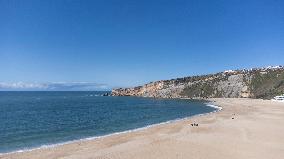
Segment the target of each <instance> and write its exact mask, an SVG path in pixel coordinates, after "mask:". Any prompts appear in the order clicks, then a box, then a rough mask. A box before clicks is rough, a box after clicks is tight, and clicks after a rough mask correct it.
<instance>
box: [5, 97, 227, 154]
mask: <svg viewBox="0 0 284 159" xmlns="http://www.w3.org/2000/svg"><path fill="white" fill-rule="evenodd" d="M178 99H182V100H187V98H178ZM203 101H204V100H203ZM204 104H205V105H206V106H208V107H212V108H215V109H216V110H214V111H212V112H209V113H202V114H197V115H192V116H188V117H184V118H177V119H173V120H169V121H165V122H161V123H156V124H150V125H146V126H143V127H139V128H135V129H130V130H125V131H120V132H114V133H110V134H106V135H101V136H93V137H87V138H82V139H75V140H70V141H65V142H60V143H54V144H47V145H40V146H37V147H33V148H27V149H21V150H15V151H11V152H4V153H0V158H1V157H2V156H6V155H13V154H18V153H25V152H31V151H36V150H42V149H50V148H56V147H58V146H64V145H68V144H76V143H80V142H85V141H95V140H98V139H103V138H107V137H111V136H115V135H121V134H127V133H132V132H137V131H141V130H147V129H149V128H152V127H155V126H162V125H165V124H171V123H174V122H179V121H184V120H188V119H190V118H194V117H199V116H205V115H209V114H211V113H216V112H218V111H221V110H222V107H220V106H217V105H214V102H212V101H210V100H206V101H205V102H204Z"/></svg>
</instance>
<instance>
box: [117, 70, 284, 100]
mask: <svg viewBox="0 0 284 159" xmlns="http://www.w3.org/2000/svg"><path fill="white" fill-rule="evenodd" d="M283 93H284V68H283V67H282V66H276V67H267V68H255V69H250V70H235V71H232V70H229V71H224V72H220V73H216V74H209V75H201V76H192V77H184V78H177V79H172V80H161V81H156V82H151V83H148V84H145V85H143V86H138V87H134V88H119V89H114V90H112V95H113V96H142V97H157V98H182V97H183V98H184V97H186V98H213V97H214V98H218V97H225V98H263V99H270V98H272V97H274V96H276V95H280V94H283Z"/></svg>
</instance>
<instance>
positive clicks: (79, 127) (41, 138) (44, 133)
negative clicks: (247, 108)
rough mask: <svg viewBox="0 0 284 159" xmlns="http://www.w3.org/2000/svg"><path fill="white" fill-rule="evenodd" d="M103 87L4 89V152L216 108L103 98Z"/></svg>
mask: <svg viewBox="0 0 284 159" xmlns="http://www.w3.org/2000/svg"><path fill="white" fill-rule="evenodd" d="M103 93H104V92H0V153H5V152H11V151H18V150H26V149H30V148H36V147H40V146H43V145H51V144H57V143H62V142H67V141H73V140H77V139H84V138H88V137H95V136H102V135H107V134H111V133H115V132H121V131H126V130H131V129H136V128H141V127H145V126H147V125H151V124H157V123H161V122H166V121H169V120H174V119H179V118H184V117H189V116H192V115H197V114H203V113H208V112H212V111H214V110H215V108H212V107H209V106H206V104H204V103H203V102H201V101H191V100H169V99H152V98H138V97H102V96H99V95H101V94H103Z"/></svg>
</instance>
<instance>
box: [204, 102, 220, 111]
mask: <svg viewBox="0 0 284 159" xmlns="http://www.w3.org/2000/svg"><path fill="white" fill-rule="evenodd" d="M206 105H207V106H208V107H212V108H215V109H218V110H222V107H220V106H217V105H214V104H212V103H207V104H206Z"/></svg>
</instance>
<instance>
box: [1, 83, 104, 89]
mask: <svg viewBox="0 0 284 159" xmlns="http://www.w3.org/2000/svg"><path fill="white" fill-rule="evenodd" d="M0 90H50V91H52V90H54V91H88V90H90V91H92V90H109V87H108V86H107V85H106V84H98V83H93V82H50V83H27V82H15V83H5V82H0Z"/></svg>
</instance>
